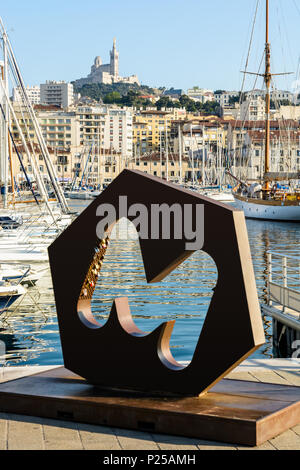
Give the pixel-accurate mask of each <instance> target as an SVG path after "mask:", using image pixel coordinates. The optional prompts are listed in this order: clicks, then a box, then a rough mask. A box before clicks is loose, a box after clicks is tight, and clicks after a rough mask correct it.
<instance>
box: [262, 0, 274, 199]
mask: <svg viewBox="0 0 300 470" xmlns="http://www.w3.org/2000/svg"><path fill="white" fill-rule="evenodd" d="M265 54H266V69H265V74H264V80H265V85H266V131H265V173H269V171H270V87H271V79H272V75H271V47H270V43H269V0H266V49H265ZM265 189H266V190H267V191H268V190H269V189H270V184H269V183H268V182H267V181H266V182H265Z"/></svg>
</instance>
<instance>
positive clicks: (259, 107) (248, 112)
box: [240, 95, 266, 121]
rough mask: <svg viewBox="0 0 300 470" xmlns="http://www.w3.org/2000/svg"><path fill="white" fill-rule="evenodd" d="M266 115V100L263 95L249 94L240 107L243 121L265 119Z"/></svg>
mask: <svg viewBox="0 0 300 470" xmlns="http://www.w3.org/2000/svg"><path fill="white" fill-rule="evenodd" d="M265 116H266V102H265V100H264V98H262V97H261V96H256V97H252V96H251V95H249V96H248V97H247V99H246V100H245V101H243V103H241V107H240V119H241V121H263V120H264V119H265Z"/></svg>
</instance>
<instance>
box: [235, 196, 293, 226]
mask: <svg viewBox="0 0 300 470" xmlns="http://www.w3.org/2000/svg"><path fill="white" fill-rule="evenodd" d="M234 202H235V206H236V207H237V208H238V209H240V210H243V211H244V214H245V217H246V218H248V219H259V220H274V221H284V222H300V202H299V203H298V202H297V203H294V204H287V203H285V202H284V201H274V203H273V204H272V201H265V202H264V201H261V200H259V201H258V202H255V200H253V199H247V198H244V197H241V196H237V195H235V194H234Z"/></svg>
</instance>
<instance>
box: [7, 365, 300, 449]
mask: <svg viewBox="0 0 300 470" xmlns="http://www.w3.org/2000/svg"><path fill="white" fill-rule="evenodd" d="M0 411H1V412H7V413H15V414H24V415H29V416H39V417H47V418H54V419H64V420H70V421H75V422H83V423H89V424H99V425H107V426H114V427H121V428H127V429H138V430H141V431H148V432H153V433H164V434H172V435H181V436H186V437H194V438H199V439H206V440H213V441H220V442H227V443H233V444H243V445H249V446H256V445H260V444H262V443H263V442H265V441H267V440H268V439H271V438H273V437H275V436H277V435H279V434H281V433H282V432H284V431H286V430H287V429H289V428H291V427H293V426H296V425H297V424H299V423H300V387H294V386H286V385H275V384H266V383H261V382H248V381H241V380H230V379H224V380H222V381H221V382H220V383H218V384H217V385H215V386H214V387H213V388H212V389H211V390H210V391H209V392H208V393H207V394H205V395H203V396H201V397H188V398H185V397H183V398H169V397H168V398H159V397H150V396H147V397H146V396H138V395H134V394H129V393H122V392H116V391H115V392H109V391H103V390H101V389H99V388H96V387H94V386H92V385H90V384H88V383H87V382H86V381H85V380H84V379H82V378H81V377H79V376H77V375H75V374H73V373H72V372H70V371H68V370H67V369H65V368H64V367H59V368H56V369H52V370H50V371H47V372H43V373H39V374H35V375H31V376H28V377H24V378H20V379H16V380H11V381H9V382H5V383H2V384H0Z"/></svg>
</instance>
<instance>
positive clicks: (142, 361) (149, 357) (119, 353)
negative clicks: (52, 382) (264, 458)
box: [49, 170, 265, 395]
mask: <svg viewBox="0 0 300 470" xmlns="http://www.w3.org/2000/svg"><path fill="white" fill-rule="evenodd" d="M119 196H126V197H127V204H128V206H132V205H134V204H143V205H144V206H145V207H146V208H147V210H148V213H149V220H148V225H149V227H151V207H152V205H153V204H159V205H161V204H167V205H168V206H169V207H171V206H172V205H173V204H179V205H180V207H182V208H183V209H184V206H185V205H187V204H188V205H191V206H192V207H196V205H199V204H202V205H204V245H203V251H204V252H206V253H208V254H209V255H210V256H211V257H212V258H213V260H214V261H215V263H216V266H217V269H218V281H217V285H216V287H215V289H214V293H213V296H212V299H211V303H210V306H209V309H208V312H207V315H206V319H205V322H204V325H203V328H202V331H201V334H200V336H199V339H198V342H197V345H196V348H195V352H194V355H193V358H192V361H191V362H190V364H189V365H188V366H187V367H183V366H182V365H181V364H179V363H177V362H176V361H175V359H174V358H173V356H172V354H171V351H170V347H169V339H170V336H171V333H172V329H173V326H174V322H166V323H163V324H162V325H160V326H159V327H158V328H156V329H155V330H154V331H153V332H151V333H150V334H144V333H143V332H141V331H140V330H139V329H138V328H137V327H136V325H135V324H134V322H133V319H132V317H131V313H130V308H129V305H128V300H127V298H120V299H114V300H113V305H112V309H111V313H110V316H109V318H108V321H107V322H106V323H105V324H104V325H103V326H101V325H100V324H98V322H97V321H96V320H95V318H94V317H93V314H92V311H91V297H92V293H93V290H94V288H95V283H96V280H97V277H98V274H99V271H100V268H101V264H102V262H103V258H104V255H105V251H106V248H107V240H106V239H103V240H100V239H99V238H98V236H97V234H96V227H97V224H98V223H99V221H101V220H102V219H103V217H104V216H102V217H99V216H97V208H98V207H99V206H100V205H103V204H111V205H113V206H114V208H115V210H116V220H115V221H114V222H115V223H116V222H117V221H118V220H119V219H120V217H122V214H121V213H120V210H119ZM128 219H129V220H131V221H132V220H133V219H134V217H130V216H128ZM182 223H183V222H182ZM112 226H113V224H110V226H109V228H108V231H110V230H111V229H112ZM183 228H184V227H182V229H183ZM182 233H183V235H182V237H181V238H180V239H178V238H177V237H176V236H175V234H174V233H171V236H170V239H169V240H165V239H164V238H163V236H162V233H161V232H160V233H159V237H158V238H157V239H151V238H149V239H143V238H142V237H140V239H139V242H140V247H141V252H142V257H143V263H144V268H145V274H146V279H147V282H159V281H160V280H162V279H164V278H165V277H166V276H167V275H168V274H169V273H170V272H171V271H172V270H174V269H175V268H176V267H177V266H179V265H180V264H181V263H182V262H183V261H184V260H185V259H187V258H188V257H189V256H190V255H191V254H192V253H193V252H194V251H190V250H186V243H188V242H189V240H187V238H186V236H185V235H184V230H182ZM49 258H50V266H51V274H52V280H53V287H54V293H55V300H56V307H57V315H58V322H59V330H60V337H61V343H62V350H63V357H64V363H65V367H66V368H67V369H69V370H71V371H72V372H74V373H76V374H78V375H80V376H81V377H84V378H85V379H86V380H87V381H88V382H90V383H92V384H95V385H98V386H100V387H103V388H116V389H121V390H135V391H143V392H147V393H155V392H158V393H161V394H166V395H168V394H177V395H198V394H201V393H204V392H206V391H208V390H209V389H210V388H211V387H212V386H213V385H214V384H216V383H217V382H218V381H220V380H221V379H222V378H223V377H224V376H225V375H227V374H228V372H230V370H232V369H233V368H235V367H236V366H237V365H238V364H239V363H240V362H241V361H243V360H244V359H245V358H246V357H248V356H249V355H250V354H252V353H253V352H254V351H255V350H256V349H257V348H259V347H260V346H261V345H262V344H263V343H264V341H265V338H264V331H263V325H262V318H261V312H260V307H259V302H258V297H257V291H256V285H255V278H254V272H253V267H252V260H251V254H250V248H249V242H248V235H247V229H246V224H245V218H244V214H243V212H241V211H238V210H236V209H234V208H233V207H230V206H227V205H225V204H222V203H219V202H215V201H213V200H211V199H209V198H207V197H204V196H201V195H199V194H197V193H194V192H191V191H188V190H185V189H181V188H179V187H178V186H175V185H173V184H171V183H168V182H165V181H163V180H161V179H160V178H157V177H154V176H150V175H147V174H145V173H142V172H139V171H131V170H124V171H123V172H122V173H121V174H120V175H119V176H118V177H117V178H116V179H115V180H114V181H113V182H112V183H111V184H110V186H109V187H108V188H107V189H106V190H105V191H104V192H103V193H102V194H101V195H100V196H99V197H97V198H96V200H95V201H94V202H93V203H91V204H90V205H89V206H88V207H87V209H86V210H85V211H84V212H83V213H82V214H80V215H79V216H78V218H77V219H76V220H75V221H74V222H73V223H72V224H71V225H70V226H69V227H68V228H67V229H66V230H65V231H64V232H63V233H62V234H61V235H60V236H59V237H58V238H57V239H56V240H55V241H54V243H53V244H52V245H51V246H50V247H49Z"/></svg>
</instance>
